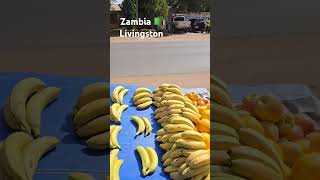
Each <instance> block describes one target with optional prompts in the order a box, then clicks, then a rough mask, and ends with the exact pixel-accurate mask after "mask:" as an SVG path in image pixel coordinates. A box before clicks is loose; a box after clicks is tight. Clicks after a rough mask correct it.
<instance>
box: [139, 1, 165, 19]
mask: <svg viewBox="0 0 320 180" xmlns="http://www.w3.org/2000/svg"><path fill="white" fill-rule="evenodd" d="M168 11H169V8H168V3H167V0H139V12H142V14H143V17H145V18H147V19H153V18H155V17H163V18H166V17H167V16H168Z"/></svg>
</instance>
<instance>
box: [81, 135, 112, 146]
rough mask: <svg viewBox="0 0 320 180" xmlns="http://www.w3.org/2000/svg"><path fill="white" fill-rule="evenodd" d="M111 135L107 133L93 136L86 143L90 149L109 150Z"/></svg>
mask: <svg viewBox="0 0 320 180" xmlns="http://www.w3.org/2000/svg"><path fill="white" fill-rule="evenodd" d="M109 137H110V134H109V133H107V132H103V133H101V134H98V135H95V136H92V137H91V138H89V139H88V140H87V141H86V144H87V146H88V148H90V149H98V150H104V149H107V148H108V141H109Z"/></svg>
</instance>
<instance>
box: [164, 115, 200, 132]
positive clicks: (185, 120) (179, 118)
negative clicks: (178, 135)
mask: <svg viewBox="0 0 320 180" xmlns="http://www.w3.org/2000/svg"><path fill="white" fill-rule="evenodd" d="M168 121H169V123H171V124H185V125H188V126H190V127H191V128H193V129H194V128H195V126H194V124H193V122H192V121H191V120H189V119H188V118H185V117H182V116H173V117H171V118H170V119H168Z"/></svg>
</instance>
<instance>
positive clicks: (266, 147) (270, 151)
mask: <svg viewBox="0 0 320 180" xmlns="http://www.w3.org/2000/svg"><path fill="white" fill-rule="evenodd" d="M238 135H239V137H240V141H241V142H242V143H244V144H245V145H247V146H251V147H253V148H256V149H258V150H260V151H262V152H263V153H265V154H266V155H268V156H270V157H271V158H272V159H273V160H275V161H276V162H277V163H278V165H279V166H280V168H281V170H282V172H284V163H283V161H282V158H281V156H280V154H279V153H277V150H276V149H275V147H274V146H273V144H272V143H271V142H270V141H269V140H268V139H267V138H266V137H264V136H263V135H262V134H260V133H259V132H257V131H255V130H253V129H249V128H241V129H240V130H239V131H238Z"/></svg>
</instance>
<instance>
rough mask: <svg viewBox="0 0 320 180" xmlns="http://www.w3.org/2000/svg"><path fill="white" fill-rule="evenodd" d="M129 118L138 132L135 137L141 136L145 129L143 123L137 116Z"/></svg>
mask: <svg viewBox="0 0 320 180" xmlns="http://www.w3.org/2000/svg"><path fill="white" fill-rule="evenodd" d="M131 118H132V119H133V121H134V122H135V123H136V124H137V125H138V131H137V133H136V136H138V135H139V134H142V133H143V132H144V131H145V129H146V126H145V124H144V121H143V120H142V119H141V118H140V117H138V116H131Z"/></svg>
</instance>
